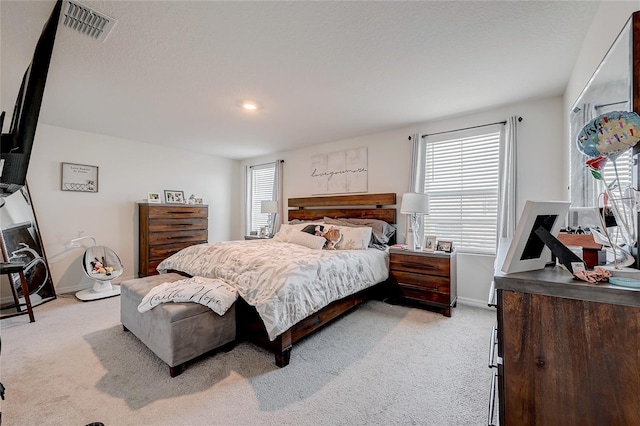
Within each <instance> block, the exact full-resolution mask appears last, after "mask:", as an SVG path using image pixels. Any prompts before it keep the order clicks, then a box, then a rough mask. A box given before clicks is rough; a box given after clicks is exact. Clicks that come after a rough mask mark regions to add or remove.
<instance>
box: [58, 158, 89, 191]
mask: <svg viewBox="0 0 640 426" xmlns="http://www.w3.org/2000/svg"><path fill="white" fill-rule="evenodd" d="M60 189H61V190H62V191H75V192H98V166H89V165H86V164H73V163H62V178H61V184H60Z"/></svg>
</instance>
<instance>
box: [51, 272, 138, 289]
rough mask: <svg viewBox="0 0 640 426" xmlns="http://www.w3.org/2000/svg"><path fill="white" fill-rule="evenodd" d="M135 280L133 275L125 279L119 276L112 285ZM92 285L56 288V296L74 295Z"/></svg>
mask: <svg viewBox="0 0 640 426" xmlns="http://www.w3.org/2000/svg"><path fill="white" fill-rule="evenodd" d="M134 278H136V277H135V276H133V275H128V276H126V277H123V276H119V277H118V278H116V279H115V280H113V284H120V283H121V282H124V281H128V280H132V279H134ZM92 285H93V284H92V283H79V284H76V285H72V286H64V287H56V294H68V293H76V292H78V291H80V290H85V289H87V288H91V286H92Z"/></svg>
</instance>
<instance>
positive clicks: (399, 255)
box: [389, 249, 458, 317]
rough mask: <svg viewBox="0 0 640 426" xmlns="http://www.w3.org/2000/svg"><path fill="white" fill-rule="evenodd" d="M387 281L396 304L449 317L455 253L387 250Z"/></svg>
mask: <svg viewBox="0 0 640 426" xmlns="http://www.w3.org/2000/svg"><path fill="white" fill-rule="evenodd" d="M389 281H390V283H391V286H392V289H393V293H394V295H395V298H396V299H398V301H403V300H406V301H410V302H414V303H415V304H417V305H420V306H433V307H436V308H439V309H440V310H441V311H442V314H443V315H445V316H447V317H450V316H451V309H452V308H454V307H455V306H456V302H457V298H458V294H457V289H458V288H457V281H456V252H455V251H454V252H453V253H442V252H435V253H427V252H423V251H410V250H400V249H389Z"/></svg>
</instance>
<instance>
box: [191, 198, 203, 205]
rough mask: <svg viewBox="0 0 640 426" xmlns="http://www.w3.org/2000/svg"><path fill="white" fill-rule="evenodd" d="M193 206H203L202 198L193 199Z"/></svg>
mask: <svg viewBox="0 0 640 426" xmlns="http://www.w3.org/2000/svg"><path fill="white" fill-rule="evenodd" d="M193 204H204V200H203V199H202V197H196V198H194V199H193Z"/></svg>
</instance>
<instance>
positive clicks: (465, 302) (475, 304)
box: [458, 296, 495, 309]
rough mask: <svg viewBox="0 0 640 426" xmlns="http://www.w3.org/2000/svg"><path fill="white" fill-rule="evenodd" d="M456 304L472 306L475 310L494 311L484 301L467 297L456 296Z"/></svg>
mask: <svg viewBox="0 0 640 426" xmlns="http://www.w3.org/2000/svg"><path fill="white" fill-rule="evenodd" d="M458 303H460V304H461V305H465V306H473V307H475V308H484V309H495V308H492V307H491V306H489V305H487V301H486V300H477V299H469V298H467V297H460V296H458Z"/></svg>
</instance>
